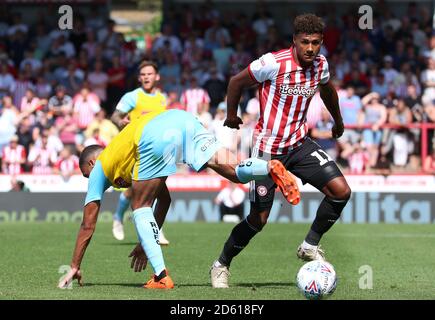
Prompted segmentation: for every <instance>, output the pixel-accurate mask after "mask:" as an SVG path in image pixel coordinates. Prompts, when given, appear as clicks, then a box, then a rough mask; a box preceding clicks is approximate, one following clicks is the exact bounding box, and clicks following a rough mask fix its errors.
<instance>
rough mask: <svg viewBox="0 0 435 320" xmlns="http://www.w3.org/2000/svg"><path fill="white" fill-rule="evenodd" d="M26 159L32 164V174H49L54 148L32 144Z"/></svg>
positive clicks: (54, 153)
mask: <svg viewBox="0 0 435 320" xmlns="http://www.w3.org/2000/svg"><path fill="white" fill-rule="evenodd" d="M28 160H29V162H30V163H32V164H33V168H32V173H33V174H51V173H52V171H53V170H52V165H53V164H54V163H56V160H57V154H56V151H54V150H50V149H46V148H41V147H36V146H33V147H32V148H31V149H30V151H29V158H28Z"/></svg>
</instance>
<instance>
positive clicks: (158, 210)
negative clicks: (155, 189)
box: [154, 184, 171, 246]
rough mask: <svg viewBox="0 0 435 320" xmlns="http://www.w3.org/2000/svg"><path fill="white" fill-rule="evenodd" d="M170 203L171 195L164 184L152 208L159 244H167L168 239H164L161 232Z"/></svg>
mask: <svg viewBox="0 0 435 320" xmlns="http://www.w3.org/2000/svg"><path fill="white" fill-rule="evenodd" d="M170 205H171V195H170V193H169V190H168V188H167V186H166V184H165V185H164V186H163V187H162V189H161V191H160V193H159V195H158V196H157V205H156V207H155V210H154V216H155V218H156V222H157V225H158V226H159V228H160V236H159V243H160V245H161V246H167V245H169V240H168V239H166V237H165V235H164V233H163V223H164V222H165V218H166V214H167V213H168V210H169V207H170Z"/></svg>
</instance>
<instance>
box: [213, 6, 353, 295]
mask: <svg viewBox="0 0 435 320" xmlns="http://www.w3.org/2000/svg"><path fill="white" fill-rule="evenodd" d="M323 29H324V23H323V21H322V20H321V18H319V17H317V16H316V15H314V14H304V15H299V16H297V17H296V18H295V21H294V35H293V45H292V46H291V47H290V48H286V49H283V50H280V51H278V52H269V53H266V54H265V55H263V56H262V57H260V58H259V59H257V60H255V61H253V62H252V63H251V64H250V65H249V66H248V67H247V68H246V69H244V70H242V71H241V72H240V73H238V74H237V75H235V76H234V77H232V78H231V79H230V82H229V85H228V92H227V94H228V100H227V105H228V107H227V119H226V121H225V123H224V125H226V126H228V127H230V128H235V129H239V126H240V124H242V120H241V119H240V118H238V117H237V114H236V111H237V105H238V103H239V100H240V97H241V94H242V90H243V89H246V88H249V87H251V86H254V85H257V86H258V88H259V99H260V117H259V120H258V122H257V125H256V128H255V130H254V135H253V146H252V156H253V157H257V158H260V159H278V160H280V161H281V162H282V163H283V164H284V165H285V167H286V168H287V170H289V171H290V172H291V173H293V174H294V175H296V176H297V177H299V178H300V179H301V180H302V182H303V183H309V184H311V185H312V186H314V187H315V188H317V189H318V190H320V191H321V192H323V194H324V195H325V197H324V198H323V201H322V202H321V204H320V206H319V208H318V210H317V214H316V217H315V219H314V222H313V224H312V225H311V228H310V230H309V232H308V234H307V236H306V237H305V240H304V241H303V242H302V244H301V245H300V246H299V248H298V250H297V256H298V257H299V258H300V259H303V260H315V259H324V252H323V250H321V249H320V248H319V242H320V239H321V237H322V236H323V234H324V233H325V232H327V231H328V230H329V229H330V228H331V227H332V225H333V224H334V223H335V221H336V220H337V219H338V218H339V217H340V214H341V212H342V211H343V208H344V207H345V206H346V203H347V201H348V200H349V198H350V195H351V190H350V188H349V186H348V184H347V182H346V179H345V178H344V176H343V174H342V173H341V171H340V169H339V168H338V167H337V165H336V163H335V162H334V160H333V159H332V158H331V157H330V156H329V155H328V154H327V153H326V152H325V151H324V150H322V148H321V147H320V146H319V145H318V144H317V143H315V142H314V141H312V140H311V139H310V138H309V137H308V136H307V134H308V125H307V119H306V117H307V110H308V106H309V104H310V101H311V99H312V98H313V96H314V94H315V92H316V91H317V90H320V97H321V99H322V100H323V102H324V104H325V106H326V108H327V109H328V111H329V113H330V114H331V116H332V118H333V120H334V122H335V123H334V126H333V127H332V129H331V137H332V138H339V137H340V136H341V135H342V134H343V131H344V125H343V120H342V116H341V114H340V107H339V103H338V96H337V92H336V90H335V88H334V87H333V85H332V84H331V82H330V81H329V69H328V62H327V61H326V58H325V57H324V56H323V55H321V54H319V52H320V48H321V45H322V41H323ZM274 195H275V184H274V182H273V181H272V180H271V179H269V178H267V179H265V180H264V181H255V182H251V189H250V200H251V210H250V213H249V215H248V217H247V218H246V219H245V220H243V221H242V222H241V223H239V224H238V225H237V226H236V227H234V229H233V230H232V232H231V234H230V236H229V238H228V240H227V241H226V243H225V245H224V248H223V250H222V253H221V255H220V256H219V258H218V259H217V260H216V261H215V262H214V263H213V265H212V267H211V269H210V276H211V283H212V286H213V287H215V288H227V287H228V279H229V267H230V263H231V261H232V259H233V258H234V257H235V256H236V255H237V254H239V253H240V252H241V251H242V250H243V248H245V247H246V246H247V245H248V243H249V241H250V240H251V239H252V238H253V237H254V236H255V235H256V234H257V233H258V232H259V231H261V230H262V229H263V227H264V226H265V224H266V223H267V218H268V216H269V213H270V210H271V208H272V204H273V199H274Z"/></svg>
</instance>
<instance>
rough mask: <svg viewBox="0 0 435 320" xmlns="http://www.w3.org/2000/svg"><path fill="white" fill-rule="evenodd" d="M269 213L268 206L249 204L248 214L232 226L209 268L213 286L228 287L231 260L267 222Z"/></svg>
mask: <svg viewBox="0 0 435 320" xmlns="http://www.w3.org/2000/svg"><path fill="white" fill-rule="evenodd" d="M269 213H270V208H267V209H257V208H255V207H254V206H251V213H250V214H249V216H248V217H247V218H246V219H244V220H243V221H242V222H240V223H239V224H237V225H236V226H235V227H234V228H233V230H232V231H231V234H230V236H229V238H228V239H227V241H226V242H225V245H224V248H223V250H222V252H221V254H220V256H219V258H218V259H217V260H216V261H215V262H213V264H212V266H211V268H210V280H211V285H212V287H213V288H228V287H229V277H230V272H229V268H230V265H231V261H232V260H233V258H234V257H235V256H237V255H238V254H239V253H240V252H241V251H242V250H243V249H244V248H245V247H246V246H247V245H248V243H249V241H250V240H251V239H252V238H253V237H254V236H255V235H256V234H257V233H258V232H259V231H261V230H262V229H263V227H264V225H265V224H266V223H267V218H268V217H269Z"/></svg>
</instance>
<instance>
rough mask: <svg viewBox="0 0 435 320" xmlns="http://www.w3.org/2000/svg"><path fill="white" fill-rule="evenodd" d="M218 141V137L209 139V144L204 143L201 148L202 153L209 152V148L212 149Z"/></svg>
mask: <svg viewBox="0 0 435 320" xmlns="http://www.w3.org/2000/svg"><path fill="white" fill-rule="evenodd" d="M216 141H217V139H216V137H213V138H210V139H208V140H207V142H206V143H204V145H203V146H202V147H201V151H202V152H204V151H205V150H207V148H208V147H210V146H211V145H212V144H213V143H215V142H216Z"/></svg>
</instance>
